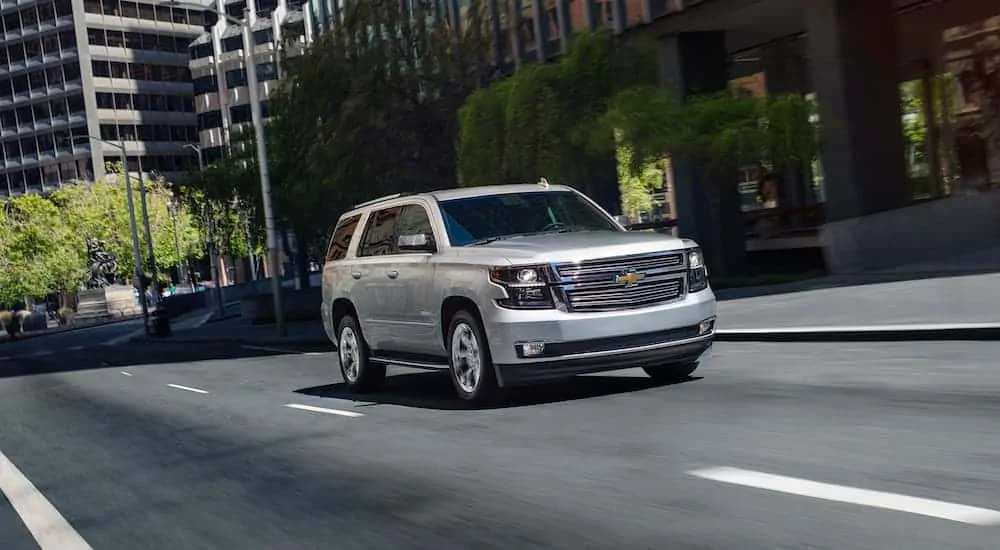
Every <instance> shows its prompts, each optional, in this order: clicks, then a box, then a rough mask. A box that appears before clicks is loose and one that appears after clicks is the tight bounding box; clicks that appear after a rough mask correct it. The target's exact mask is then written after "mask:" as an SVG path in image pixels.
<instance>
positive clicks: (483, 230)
mask: <svg viewBox="0 0 1000 550" xmlns="http://www.w3.org/2000/svg"><path fill="white" fill-rule="evenodd" d="M440 204H441V214H442V216H443V217H444V223H445V228H446V229H447V231H448V238H449V240H450V241H451V244H452V246H467V245H475V244H484V243H487V242H492V241H494V240H498V239H503V238H508V237H514V236H521V235H533V234H536V233H548V232H569V231H621V230H622V229H621V228H620V227H619V226H617V225H615V223H614V222H613V221H612V220H611V219H610V218H609V217H608V216H607V215H605V214H604V213H603V212H601V211H600V210H598V209H597V208H595V207H594V205H592V204H591V203H590V202H589V201H587V200H586V199H584V198H583V197H581V196H580V195H578V194H577V193H573V192H571V191H537V192H528V193H509V194H500V195H485V196H482V197H469V198H464V199H451V200H444V201H441V203H440Z"/></svg>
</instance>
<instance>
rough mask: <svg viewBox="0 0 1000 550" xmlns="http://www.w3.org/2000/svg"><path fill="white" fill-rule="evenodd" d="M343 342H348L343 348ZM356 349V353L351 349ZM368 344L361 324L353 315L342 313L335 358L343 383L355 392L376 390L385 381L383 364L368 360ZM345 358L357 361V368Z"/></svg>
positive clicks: (338, 327)
mask: <svg viewBox="0 0 1000 550" xmlns="http://www.w3.org/2000/svg"><path fill="white" fill-rule="evenodd" d="M347 331H350V333H351V334H353V335H354V338H353V340H354V346H353V347H352V346H351V345H350V340H351V338H350V336H348V335H347V334H346V332H347ZM345 343H346V344H348V345H347V348H346V349H345ZM352 349H353V350H356V352H357V353H356V354H355V353H354V352H353V351H352ZM369 357H370V355H369V351H368V344H366V343H365V337H364V335H363V334H362V333H361V326H360V325H359V324H358V321H357V319H355V318H354V316H353V315H350V314H348V315H344V318H343V319H341V320H340V324H339V325H338V326H337V360H338V362H339V363H340V375H341V376H342V377H343V378H344V383H345V384H347V387H348V388H350V390H351V391H353V392H355V393H371V392H375V391H378V390H379V388H381V387H382V383H383V382H385V365H381V364H378V363H372V362H371V361H370V360H369ZM346 359H352V360H353V361H357V369H353V368H351V364H350V362H348V363H345V360H346Z"/></svg>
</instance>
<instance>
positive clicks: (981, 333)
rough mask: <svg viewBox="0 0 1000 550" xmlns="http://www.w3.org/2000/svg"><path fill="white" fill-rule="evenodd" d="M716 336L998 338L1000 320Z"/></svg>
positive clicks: (719, 333)
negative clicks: (992, 321)
mask: <svg viewBox="0 0 1000 550" xmlns="http://www.w3.org/2000/svg"><path fill="white" fill-rule="evenodd" d="M715 340H716V341H717V342H920V341H924V342H926V341H948V340H951V341H955V340H962V341H996V340H1000V323H957V324H939V325H872V326H856V327H794V328H792V327H782V328H759V329H720V330H716V331H715Z"/></svg>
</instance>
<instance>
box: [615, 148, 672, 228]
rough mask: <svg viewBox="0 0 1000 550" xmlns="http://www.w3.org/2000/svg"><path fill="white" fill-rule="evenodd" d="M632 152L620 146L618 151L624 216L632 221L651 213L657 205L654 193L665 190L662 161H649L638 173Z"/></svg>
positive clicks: (619, 182) (619, 179) (619, 183)
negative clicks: (634, 167)
mask: <svg viewBox="0 0 1000 550" xmlns="http://www.w3.org/2000/svg"><path fill="white" fill-rule="evenodd" d="M632 156H633V155H632V150H631V149H630V148H629V146H628V145H624V144H620V145H619V146H618V151H617V162H618V185H619V189H620V192H621V201H622V214H624V215H625V216H627V217H629V218H630V219H633V218H637V217H639V215H640V214H642V213H643V212H649V211H650V210H651V209H652V208H653V206H655V203H654V201H653V196H652V193H654V192H656V191H659V190H660V189H662V188H663V169H662V168H661V167H660V164H661V163H662V161H656V160H653V161H648V162H646V163H645V164H644V165H643V166H641V167H640V168H639V170H638V171H636V170H633V169H632Z"/></svg>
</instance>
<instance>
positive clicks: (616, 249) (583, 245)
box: [462, 231, 696, 264]
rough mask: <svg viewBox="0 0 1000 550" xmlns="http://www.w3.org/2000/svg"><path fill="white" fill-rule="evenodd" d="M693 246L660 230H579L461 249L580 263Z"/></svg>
mask: <svg viewBox="0 0 1000 550" xmlns="http://www.w3.org/2000/svg"><path fill="white" fill-rule="evenodd" d="M691 246H696V245H695V243H694V242H693V241H690V240H687V239H679V238H677V237H673V236H671V235H663V234H660V233H648V232H630V231H578V232H573V233H546V234H541V235H528V236H524V237H511V238H509V239H502V240H499V241H494V242H492V243H489V244H484V245H479V246H470V247H462V250H463V252H466V251H468V253H469V254H470V255H471V254H475V255H477V256H478V255H479V254H488V255H490V256H492V257H494V258H496V257H504V258H506V259H507V260H508V261H510V262H511V263H512V264H526V263H551V262H577V261H581V260H590V259H596V258H609V257H614V256H630V255H633V254H648V253H652V252H664V251H668V250H679V249H683V248H688V247H691ZM473 250H475V251H476V252H473ZM463 255H465V254H463Z"/></svg>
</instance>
